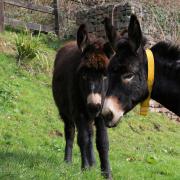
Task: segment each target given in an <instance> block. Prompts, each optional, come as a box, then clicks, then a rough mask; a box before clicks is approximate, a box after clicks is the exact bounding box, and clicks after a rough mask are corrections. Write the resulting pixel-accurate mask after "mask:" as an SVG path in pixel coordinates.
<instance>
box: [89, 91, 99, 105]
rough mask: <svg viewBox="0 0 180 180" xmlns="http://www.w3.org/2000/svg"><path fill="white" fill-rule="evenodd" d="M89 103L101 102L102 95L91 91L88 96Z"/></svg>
mask: <svg viewBox="0 0 180 180" xmlns="http://www.w3.org/2000/svg"><path fill="white" fill-rule="evenodd" d="M87 104H95V105H96V104H101V95H100V94H98V93H91V94H89V95H88V97H87Z"/></svg>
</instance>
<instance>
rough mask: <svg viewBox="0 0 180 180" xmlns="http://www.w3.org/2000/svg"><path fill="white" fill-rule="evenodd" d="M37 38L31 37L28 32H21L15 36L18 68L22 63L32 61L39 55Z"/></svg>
mask: <svg viewBox="0 0 180 180" xmlns="http://www.w3.org/2000/svg"><path fill="white" fill-rule="evenodd" d="M39 36H40V31H39V34H38V36H37V37H33V35H32V33H31V32H30V31H29V30H27V29H26V30H25V31H22V32H21V33H20V34H18V35H16V38H15V45H16V50H17V56H16V58H17V63H18V65H19V66H20V65H21V64H22V63H24V62H25V61H28V60H32V59H33V58H35V57H36V56H37V54H39V53H40V52H39V47H38V46H39Z"/></svg>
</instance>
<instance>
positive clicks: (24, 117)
mask: <svg viewBox="0 0 180 180" xmlns="http://www.w3.org/2000/svg"><path fill="white" fill-rule="evenodd" d="M13 37H14V34H13V33H11V32H5V33H4V34H0V39H3V40H4V41H5V42H6V43H7V42H10V44H11V45H12V47H13ZM7 44H8V43H7ZM41 46H42V48H43V49H44V50H45V51H46V53H47V56H48V57H49V58H50V59H49V62H50V63H51V64H52V62H53V58H54V55H55V50H54V49H55V48H54V46H53V45H52V44H51V46H49V45H48V44H47V43H45V42H44V41H42V42H41ZM56 46H57V44H56ZM12 49H13V48H12ZM12 49H11V48H10V49H9V48H5V50H3V51H1V52H0V179H1V180H9V179H13V180H14V179H15V180H16V179H24V180H28V179H38V180H39V179H40V180H41V179H42V180H44V179H47V180H56V179H67V180H69V179H75V180H76V179H78V180H79V179H82V180H85V179H89V180H92V179H93V180H97V179H102V177H101V174H100V169H99V159H98V155H97V151H96V160H97V165H96V167H95V168H93V169H92V170H90V171H85V172H83V173H82V172H81V170H80V153H79V149H78V146H77V144H76V142H75V145H74V151H73V163H72V165H66V164H65V163H64V162H63V155H64V145H65V143H64V137H63V123H62V122H61V121H60V120H59V117H58V112H57V109H56V107H55V105H54V102H53V99H52V93H51V73H50V74H48V75H47V74H45V73H38V74H33V73H31V72H28V71H27V70H25V69H24V68H20V67H17V65H16V63H15V55H14V50H12ZM137 109H138V108H137ZM137 109H136V110H134V111H133V112H131V113H130V114H128V115H126V116H125V117H124V118H123V121H122V123H121V124H119V126H118V127H117V128H115V129H109V139H110V163H111V168H112V173H113V178H114V179H115V180H142V179H162V180H166V179H168V180H179V179H180V133H179V132H180V125H179V124H178V123H177V122H173V121H170V120H169V119H168V118H166V117H165V116H162V115H159V114H156V113H150V114H149V115H148V116H147V117H142V116H139V115H138V110H137Z"/></svg>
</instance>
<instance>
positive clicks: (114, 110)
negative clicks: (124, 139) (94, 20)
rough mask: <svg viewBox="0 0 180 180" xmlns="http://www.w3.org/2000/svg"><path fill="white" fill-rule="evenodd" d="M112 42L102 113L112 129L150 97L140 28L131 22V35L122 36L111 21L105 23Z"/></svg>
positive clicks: (134, 17)
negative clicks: (124, 116) (107, 82)
mask: <svg viewBox="0 0 180 180" xmlns="http://www.w3.org/2000/svg"><path fill="white" fill-rule="evenodd" d="M105 29H106V34H107V36H108V39H109V41H110V43H111V45H112V47H113V49H114V51H115V55H114V56H113V57H112V58H111V61H110V63H109V66H108V80H109V85H108V91H107V94H106V98H105V102H104V106H103V110H102V113H103V115H104V117H105V122H106V125H107V126H108V127H113V126H116V125H117V123H118V122H119V120H120V118H121V117H122V116H123V115H124V114H125V113H127V112H128V111H130V110H131V109H132V108H133V107H134V106H135V105H136V104H137V103H139V102H141V101H142V100H144V99H145V98H146V97H147V95H148V88H147V83H146V79H147V64H146V61H145V58H146V55H145V51H144V47H143V46H144V45H143V37H142V32H141V28H140V24H139V22H138V20H137V17H136V16H135V15H132V16H131V18H130V23H129V27H128V30H127V33H124V34H123V35H121V36H119V35H118V33H117V32H116V30H115V28H114V27H113V26H112V25H111V22H110V20H109V19H105Z"/></svg>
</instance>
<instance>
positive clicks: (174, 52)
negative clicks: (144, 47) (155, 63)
mask: <svg viewBox="0 0 180 180" xmlns="http://www.w3.org/2000/svg"><path fill="white" fill-rule="evenodd" d="M151 50H152V51H153V53H154V54H155V55H156V56H157V57H158V58H159V61H160V63H161V64H162V65H163V66H164V67H167V68H172V69H173V70H174V71H179V70H180V48H179V47H178V46H175V45H172V44H171V43H167V42H163V41H162V42H159V43H157V44H156V45H154V46H153V47H152V48H151Z"/></svg>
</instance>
